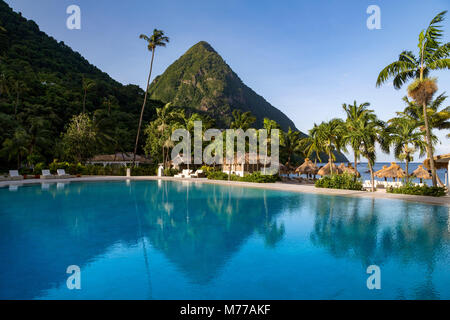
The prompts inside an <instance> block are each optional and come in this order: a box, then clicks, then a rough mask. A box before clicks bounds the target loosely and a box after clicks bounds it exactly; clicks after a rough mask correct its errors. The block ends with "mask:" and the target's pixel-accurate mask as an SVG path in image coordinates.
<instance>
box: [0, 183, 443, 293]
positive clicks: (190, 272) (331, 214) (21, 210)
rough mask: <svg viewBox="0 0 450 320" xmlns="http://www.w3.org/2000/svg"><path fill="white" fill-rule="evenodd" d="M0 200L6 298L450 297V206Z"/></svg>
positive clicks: (176, 196)
mask: <svg viewBox="0 0 450 320" xmlns="http://www.w3.org/2000/svg"><path fill="white" fill-rule="evenodd" d="M0 204H1V205H0V262H1V263H0V299H450V272H449V265H450V232H449V229H450V223H449V208H448V207H443V206H433V205H425V204H417V203H412V202H405V201H399V200H384V199H383V200H381V199H367V198H350V197H338V196H327V195H318V194H303V193H294V192H282V191H274V190H264V189H255V188H245V187H237V186H233V187H230V186H223V185H215V184H202V183H198V182H197V183H196V182H171V181H131V182H130V181H128V182H126V181H117V182H84V183H69V184H65V185H62V184H59V185H57V184H45V185H32V186H23V187H19V188H18V189H15V188H12V189H9V188H0ZM70 265H76V266H79V268H80V272H81V273H80V275H81V277H80V283H81V289H79V290H77V289H74V290H69V289H68V287H67V283H66V281H67V279H68V277H69V276H71V274H68V273H66V270H67V268H68V266H70ZM370 265H376V266H379V268H380V275H381V277H380V283H381V289H379V290H377V289H374V290H369V289H368V287H367V279H368V277H369V276H370V274H368V273H367V268H368V266H370Z"/></svg>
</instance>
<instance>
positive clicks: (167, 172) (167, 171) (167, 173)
mask: <svg viewBox="0 0 450 320" xmlns="http://www.w3.org/2000/svg"><path fill="white" fill-rule="evenodd" d="M178 173H179V171H178V170H177V169H173V168H166V169H164V175H165V176H166V177H173V176H174V175H176V174H178Z"/></svg>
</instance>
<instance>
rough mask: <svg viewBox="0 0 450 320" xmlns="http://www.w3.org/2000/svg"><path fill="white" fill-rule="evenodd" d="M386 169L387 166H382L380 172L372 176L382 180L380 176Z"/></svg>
mask: <svg viewBox="0 0 450 320" xmlns="http://www.w3.org/2000/svg"><path fill="white" fill-rule="evenodd" d="M387 168H388V166H383V168H381V170H378V171H376V172H375V173H374V176H375V177H377V178H383V176H381V173H382V172H383V171H384V170H386V169H387Z"/></svg>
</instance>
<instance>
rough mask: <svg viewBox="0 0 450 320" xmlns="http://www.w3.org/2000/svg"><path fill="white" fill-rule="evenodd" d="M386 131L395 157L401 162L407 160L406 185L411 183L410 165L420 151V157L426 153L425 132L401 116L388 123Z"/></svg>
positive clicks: (413, 122) (412, 120) (416, 124)
mask: <svg viewBox="0 0 450 320" xmlns="http://www.w3.org/2000/svg"><path fill="white" fill-rule="evenodd" d="M388 124H389V126H388V127H387V128H386V131H387V133H388V135H389V138H388V139H389V144H391V145H392V147H393V148H394V155H395V157H396V158H397V159H399V160H405V166H406V167H405V169H406V183H408V182H409V163H410V162H411V161H413V154H414V153H415V152H416V151H417V150H418V151H419V152H420V156H423V155H424V154H425V152H426V143H425V141H424V140H423V135H424V134H423V132H421V131H420V130H419V126H420V125H419V123H418V122H417V121H415V120H414V119H412V118H410V117H407V116H399V117H395V118H392V119H391V120H389V121H388Z"/></svg>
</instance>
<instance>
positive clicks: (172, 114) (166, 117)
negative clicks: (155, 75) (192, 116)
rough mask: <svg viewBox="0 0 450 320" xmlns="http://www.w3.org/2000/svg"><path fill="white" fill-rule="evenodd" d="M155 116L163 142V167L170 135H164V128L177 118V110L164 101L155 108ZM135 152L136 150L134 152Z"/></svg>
mask: <svg viewBox="0 0 450 320" xmlns="http://www.w3.org/2000/svg"><path fill="white" fill-rule="evenodd" d="M156 116H157V120H158V122H159V125H158V131H160V132H161V139H163V143H162V155H163V167H164V168H165V167H166V162H167V159H166V153H165V151H166V148H169V147H170V143H169V142H168V140H170V136H169V137H167V136H166V130H167V129H168V128H169V127H170V126H171V125H172V123H171V122H172V121H173V120H174V119H177V118H179V112H178V111H176V110H173V109H172V104H171V103H170V102H169V103H166V104H165V105H164V107H162V108H157V109H156ZM135 154H136V152H135Z"/></svg>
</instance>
